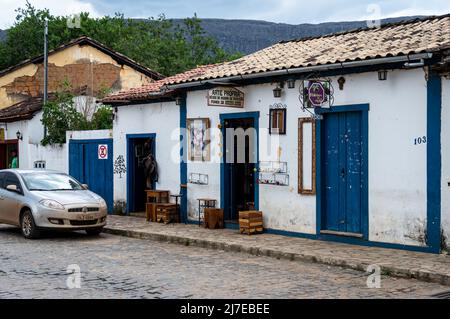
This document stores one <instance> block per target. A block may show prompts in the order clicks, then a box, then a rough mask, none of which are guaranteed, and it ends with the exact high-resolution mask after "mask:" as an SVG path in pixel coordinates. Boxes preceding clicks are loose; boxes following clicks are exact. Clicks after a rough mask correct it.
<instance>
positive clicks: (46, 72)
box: [44, 19, 48, 137]
mask: <svg viewBox="0 0 450 319" xmlns="http://www.w3.org/2000/svg"><path fill="white" fill-rule="evenodd" d="M47 101H48V20H47V19H45V22H44V105H46V104H47ZM44 137H47V126H46V125H44Z"/></svg>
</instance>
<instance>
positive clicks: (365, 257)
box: [105, 216, 450, 286]
mask: <svg viewBox="0 0 450 319" xmlns="http://www.w3.org/2000/svg"><path fill="white" fill-rule="evenodd" d="M105 232H106V233H109V234H113V235H120V236H127V237H133V238H139V239H148V240H156V241H165V242H171V243H176V244H180V245H185V246H197V247H203V248H208V249H216V250H224V251H233V252H242V253H248V254H252V255H261V256H268V257H273V258H277V259H285V260H290V261H306V262H314V263H320V264H325V265H330V266H339V267H343V268H350V269H355V270H360V271H363V272H365V271H366V270H367V267H368V266H369V265H379V266H380V267H381V269H382V272H383V274H385V275H389V276H394V277H405V278H415V279H418V280H421V281H427V282H434V283H439V284H443V285H448V286H450V256H448V255H432V254H425V253H416V252H408V251H402V250H391V249H383V248H375V247H361V246H354V245H346V244H340V243H332V242H322V241H315V240H309V239H302V238H292V237H284V236H276V235H268V234H263V235H257V236H246V235H240V234H239V233H238V231H236V230H227V229H224V230H207V229H204V228H200V227H198V226H195V225H184V224H171V225H164V224H156V223H147V222H146V221H145V220H144V219H142V218H135V217H120V216H110V217H108V226H107V227H106V228H105Z"/></svg>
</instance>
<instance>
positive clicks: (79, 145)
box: [69, 139, 114, 213]
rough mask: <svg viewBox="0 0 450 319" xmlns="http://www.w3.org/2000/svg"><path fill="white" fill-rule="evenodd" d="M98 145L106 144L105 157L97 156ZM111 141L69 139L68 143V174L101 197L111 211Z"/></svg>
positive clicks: (112, 177)
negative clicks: (106, 152)
mask: <svg viewBox="0 0 450 319" xmlns="http://www.w3.org/2000/svg"><path fill="white" fill-rule="evenodd" d="M99 145H107V146H108V156H107V159H100V158H99ZM112 154H113V141H112V140H111V139H107V140H84V141H77V140H71V141H70V143H69V174H70V175H72V176H73V177H74V178H76V179H77V180H78V181H79V182H80V183H83V184H87V185H88V186H89V189H90V190H91V191H93V192H94V193H96V194H98V195H100V196H101V197H103V199H104V200H105V201H106V203H107V204H108V212H109V213H112V211H113V205H114V199H113V198H114V188H113V184H114V175H113V155H112Z"/></svg>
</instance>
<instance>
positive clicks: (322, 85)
mask: <svg viewBox="0 0 450 319" xmlns="http://www.w3.org/2000/svg"><path fill="white" fill-rule="evenodd" d="M300 98H301V100H302V101H303V107H304V108H330V107H331V106H332V104H333V87H332V86H331V83H330V81H320V80H310V81H304V82H303V88H302V95H301V96H300Z"/></svg>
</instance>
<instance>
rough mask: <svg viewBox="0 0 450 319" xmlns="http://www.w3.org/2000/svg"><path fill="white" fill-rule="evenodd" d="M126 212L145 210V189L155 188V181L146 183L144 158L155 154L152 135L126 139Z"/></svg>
mask: <svg viewBox="0 0 450 319" xmlns="http://www.w3.org/2000/svg"><path fill="white" fill-rule="evenodd" d="M127 140H128V183H127V184H128V185H127V193H128V196H127V197H128V199H127V204H128V213H141V212H145V204H146V201H147V197H146V192H145V191H146V190H149V189H155V184H156V183H155V182H152V183H151V185H150V187H149V185H147V182H148V181H147V178H146V175H145V165H144V160H145V159H146V158H147V157H148V156H149V155H150V154H151V155H153V157H154V158H156V156H155V138H154V137H153V136H150V135H149V136H143V137H129V138H128V139H127Z"/></svg>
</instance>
